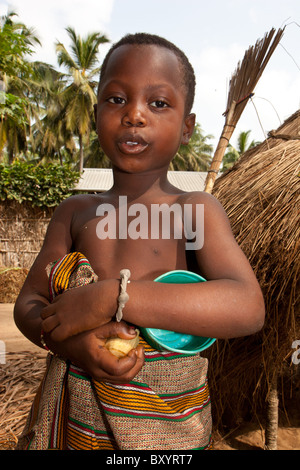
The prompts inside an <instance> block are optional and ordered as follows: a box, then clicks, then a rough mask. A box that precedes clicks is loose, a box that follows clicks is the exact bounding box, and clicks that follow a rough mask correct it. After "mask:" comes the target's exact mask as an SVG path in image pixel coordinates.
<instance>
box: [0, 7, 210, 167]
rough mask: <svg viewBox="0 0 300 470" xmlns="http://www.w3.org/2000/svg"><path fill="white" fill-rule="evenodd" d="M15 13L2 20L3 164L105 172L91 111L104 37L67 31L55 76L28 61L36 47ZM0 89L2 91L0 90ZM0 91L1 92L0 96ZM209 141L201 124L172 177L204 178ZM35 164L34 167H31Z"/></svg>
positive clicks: (0, 100)
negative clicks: (200, 174) (26, 161)
mask: <svg viewBox="0 0 300 470" xmlns="http://www.w3.org/2000/svg"><path fill="white" fill-rule="evenodd" d="M15 16H16V15H15V13H13V12H12V13H9V14H8V15H7V16H5V17H2V18H1V21H0V161H1V160H2V162H4V161H8V162H9V163H12V162H13V161H14V159H16V158H19V157H20V156H22V158H31V163H32V162H33V158H34V159H35V162H38V163H44V164H45V163H49V162H59V163H60V165H62V164H63V163H67V164H70V165H73V167H74V168H75V167H76V168H79V170H80V172H81V171H82V169H83V166H86V167H97V168H99V167H100V168H107V167H109V166H110V162H109V160H108V158H107V157H106V156H105V154H104V153H103V151H102V149H101V148H100V146H99V143H98V139H97V135H96V132H95V122H94V113H93V105H94V104H95V103H96V100H97V97H96V88H97V84H98V76H99V71H100V66H99V60H98V50H99V47H100V46H101V45H102V44H105V43H106V42H108V39H107V38H106V36H105V35H103V34H101V33H97V32H96V33H93V34H88V35H87V36H86V37H84V38H81V37H80V36H79V35H78V34H77V33H76V32H75V31H74V29H73V28H71V27H69V28H67V32H68V35H69V38H70V40H71V43H70V46H69V47H68V49H67V48H66V47H65V46H64V44H62V43H61V42H57V43H56V45H55V46H56V51H57V59H58V65H59V66H60V70H56V69H55V68H54V67H52V66H50V65H49V64H46V63H42V62H34V61H32V62H30V61H29V59H28V58H29V57H30V56H31V55H32V54H33V52H34V47H35V46H37V45H40V42H39V40H38V38H37V36H36V34H35V32H34V30H33V29H32V28H28V27H27V26H26V25H24V24H23V23H19V22H14V19H15ZM1 84H2V88H1ZM1 90H2V91H1ZM211 137H212V136H211V135H204V134H203V131H202V129H201V126H200V125H199V124H197V125H196V127H195V131H194V133H193V136H192V138H191V141H190V143H189V144H188V145H187V146H181V147H180V149H179V151H178V153H177V155H176V156H175V158H174V159H173V161H172V162H171V165H170V169H171V170H185V171H207V169H208V168H209V166H210V162H211V159H212V152H213V147H212V145H210V143H209V139H210V138H211ZM32 164H33V163H32Z"/></svg>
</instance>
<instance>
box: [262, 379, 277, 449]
mask: <svg viewBox="0 0 300 470" xmlns="http://www.w3.org/2000/svg"><path fill="white" fill-rule="evenodd" d="M277 381H278V374H277V371H276V372H275V373H274V376H273V378H272V382H271V388H270V392H269V397H268V408H267V423H266V431H265V446H264V449H265V450H277V434H278V390H277Z"/></svg>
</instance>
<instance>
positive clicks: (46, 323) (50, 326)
mask: <svg viewBox="0 0 300 470" xmlns="http://www.w3.org/2000/svg"><path fill="white" fill-rule="evenodd" d="M58 325H59V322H58V319H57V318H56V316H55V315H52V316H50V317H46V318H45V320H43V321H42V329H43V330H44V331H45V332H46V333H49V332H50V331H52V330H54V328H56V327H57V326H58Z"/></svg>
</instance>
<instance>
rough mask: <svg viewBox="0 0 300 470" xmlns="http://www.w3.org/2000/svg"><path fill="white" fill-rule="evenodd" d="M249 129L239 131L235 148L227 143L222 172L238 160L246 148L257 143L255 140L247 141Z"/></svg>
mask: <svg viewBox="0 0 300 470" xmlns="http://www.w3.org/2000/svg"><path fill="white" fill-rule="evenodd" d="M250 133H251V131H250V130H249V131H245V132H241V133H240V134H239V135H238V138H237V148H234V147H233V146H232V145H231V144H228V147H227V148H228V152H226V154H225V155H224V159H223V166H222V170H221V171H222V172H224V171H226V170H229V168H231V167H232V166H233V165H234V164H235V162H237V161H238V159H239V158H240V156H241V155H242V154H243V153H245V152H246V151H247V150H249V149H251V148H253V147H255V146H256V145H258V144H259V142H256V141H255V140H252V141H251V142H249V137H250Z"/></svg>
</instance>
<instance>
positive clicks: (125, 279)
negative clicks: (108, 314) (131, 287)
mask: <svg viewBox="0 0 300 470" xmlns="http://www.w3.org/2000/svg"><path fill="white" fill-rule="evenodd" d="M120 276H121V280H120V294H119V297H118V310H117V313H116V320H117V322H120V321H121V320H122V317H123V308H124V307H125V304H126V302H128V300H129V295H128V294H127V292H126V287H127V283H129V282H130V281H129V278H130V276H131V273H130V271H129V269H122V270H121V271H120Z"/></svg>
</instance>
